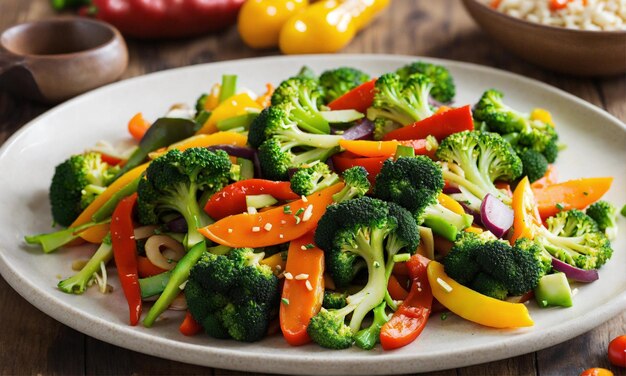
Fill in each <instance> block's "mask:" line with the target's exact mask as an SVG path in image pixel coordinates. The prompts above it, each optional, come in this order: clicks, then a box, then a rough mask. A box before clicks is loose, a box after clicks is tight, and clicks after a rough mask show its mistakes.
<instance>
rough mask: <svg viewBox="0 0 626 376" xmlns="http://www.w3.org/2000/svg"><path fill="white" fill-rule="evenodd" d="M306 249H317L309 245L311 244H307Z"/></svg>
mask: <svg viewBox="0 0 626 376" xmlns="http://www.w3.org/2000/svg"><path fill="white" fill-rule="evenodd" d="M304 248H306V249H311V248H315V246H314V245H313V244H311V243H309V244H306V245H305V246H304Z"/></svg>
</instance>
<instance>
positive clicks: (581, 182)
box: [533, 177, 613, 218]
mask: <svg viewBox="0 0 626 376" xmlns="http://www.w3.org/2000/svg"><path fill="white" fill-rule="evenodd" d="M612 183H613V178H612V177H603V178H585V179H575V180H568V181H565V182H562V183H558V184H552V185H548V186H546V187H543V188H540V189H533V192H534V194H535V202H536V203H537V207H538V209H539V214H540V215H541V218H547V217H551V216H553V215H555V214H557V213H558V212H559V211H562V210H570V209H584V208H586V207H587V206H589V205H591V204H593V203H594V202H596V201H598V200H599V199H600V198H601V197H602V196H603V195H604V194H605V193H606V192H607V191H608V190H609V188H611V184H612Z"/></svg>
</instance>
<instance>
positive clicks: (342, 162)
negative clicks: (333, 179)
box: [333, 152, 389, 184]
mask: <svg viewBox="0 0 626 376" xmlns="http://www.w3.org/2000/svg"><path fill="white" fill-rule="evenodd" d="M347 155H350V154H345V152H343V153H339V154H335V155H333V166H335V168H336V169H337V170H338V171H339V172H343V171H345V170H347V169H349V168H352V167H355V166H361V167H363V168H365V169H366V170H367V172H368V173H369V175H367V179H368V180H369V181H370V183H372V184H374V182H375V181H376V175H378V174H379V173H380V170H381V169H382V168H383V163H384V162H385V161H386V160H387V159H389V157H373V158H352V157H349V156H347Z"/></svg>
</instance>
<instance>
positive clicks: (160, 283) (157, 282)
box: [139, 271, 172, 299]
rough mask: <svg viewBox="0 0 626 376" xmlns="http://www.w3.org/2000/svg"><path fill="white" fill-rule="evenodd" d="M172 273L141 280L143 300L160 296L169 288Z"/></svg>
mask: <svg viewBox="0 0 626 376" xmlns="http://www.w3.org/2000/svg"><path fill="white" fill-rule="evenodd" d="M171 275H172V272H171V271H167V272H163V273H160V274H157V275H153V276H151V277H147V278H140V279H139V288H140V289H141V298H142V299H144V298H149V297H151V296H156V295H159V294H160V293H162V292H163V290H165V287H167V283H168V282H169V281H170V276H171Z"/></svg>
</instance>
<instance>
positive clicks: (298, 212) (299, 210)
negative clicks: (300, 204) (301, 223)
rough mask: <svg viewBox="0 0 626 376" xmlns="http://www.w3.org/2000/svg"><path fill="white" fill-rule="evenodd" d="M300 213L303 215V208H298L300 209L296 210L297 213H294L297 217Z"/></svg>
mask: <svg viewBox="0 0 626 376" xmlns="http://www.w3.org/2000/svg"><path fill="white" fill-rule="evenodd" d="M302 213H304V209H303V208H300V209H298V211H297V212H296V216H298V215H300V214H302Z"/></svg>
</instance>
